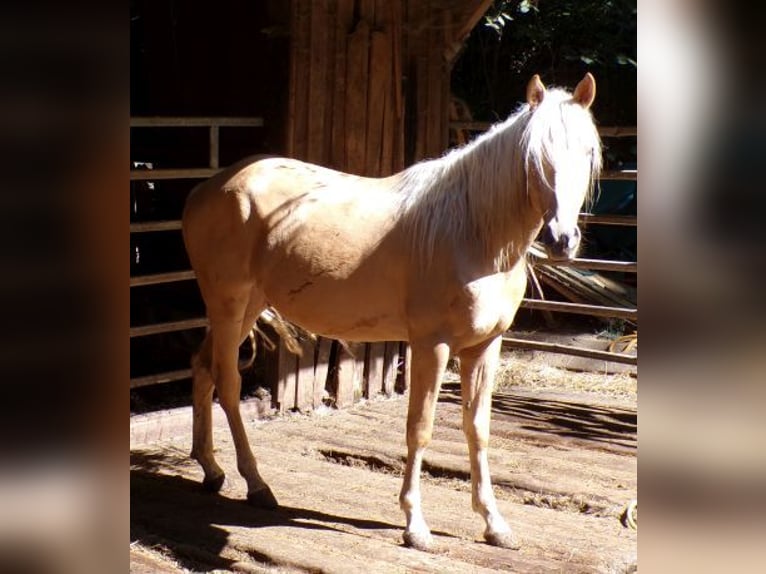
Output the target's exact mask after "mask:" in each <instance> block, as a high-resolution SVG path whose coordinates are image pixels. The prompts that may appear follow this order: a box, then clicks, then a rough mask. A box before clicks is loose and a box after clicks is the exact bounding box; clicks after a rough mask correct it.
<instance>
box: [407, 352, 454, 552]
mask: <svg viewBox="0 0 766 574" xmlns="http://www.w3.org/2000/svg"><path fill="white" fill-rule="evenodd" d="M449 352H450V351H449V348H448V347H447V345H445V344H438V345H436V346H430V345H417V346H415V345H413V348H412V365H411V368H412V377H411V381H412V384H411V386H410V400H409V410H408V412H407V465H406V467H405V470H404V481H403V483H402V491H401V493H400V495H399V504H400V506H401V507H402V510H404V514H405V516H406V517H407V528H406V530H405V531H404V536H403V537H404V543H405V544H406V545H407V546H412V547H413V548H417V549H419V550H428V549H429V547H430V546H431V542H432V537H431V531H430V530H429V528H428V525H427V524H426V521H425V518H424V517H423V510H422V508H421V505H420V468H421V465H422V463H423V454H424V453H425V449H426V447H427V446H428V443H429V442H431V432H432V431H433V426H434V413H435V411H436V400H437V398H438V396H439V388H440V386H441V380H442V376H443V375H444V369H445V368H446V366H447V361H448V360H449Z"/></svg>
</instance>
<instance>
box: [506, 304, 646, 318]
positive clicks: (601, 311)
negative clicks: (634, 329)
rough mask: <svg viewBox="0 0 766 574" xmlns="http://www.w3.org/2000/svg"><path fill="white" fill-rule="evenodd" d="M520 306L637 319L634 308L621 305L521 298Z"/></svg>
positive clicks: (636, 312)
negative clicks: (608, 305)
mask: <svg viewBox="0 0 766 574" xmlns="http://www.w3.org/2000/svg"><path fill="white" fill-rule="evenodd" d="M521 306H522V307H524V308H525V309H548V310H550V311H558V312H561V313H576V314H581V315H593V316H595V317H610V318H617V319H628V320H629V321H636V320H638V311H637V310H636V309H623V308H622V307H605V306H603V307H602V306H600V305H583V304H580V303H565V302H563V301H537V300H535V299H522V301H521Z"/></svg>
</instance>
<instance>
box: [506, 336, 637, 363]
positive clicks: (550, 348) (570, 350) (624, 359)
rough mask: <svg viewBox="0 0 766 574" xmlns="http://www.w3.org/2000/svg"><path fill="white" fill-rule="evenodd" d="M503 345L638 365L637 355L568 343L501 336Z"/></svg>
mask: <svg viewBox="0 0 766 574" xmlns="http://www.w3.org/2000/svg"><path fill="white" fill-rule="evenodd" d="M503 346H508V347H515V348H517V349H527V350H531V351H546V352H549V353H561V354H564V355H573V356H575V357H586V358H588V359H601V360H604V361H611V362H613V363H623V364H626V365H638V357H635V356H633V355H626V354H623V353H611V352H609V351H597V350H595V349H583V348H582V347H572V346H570V345H560V344H558V343H544V342H541V341H527V340H525V339H516V338H514V337H509V336H503Z"/></svg>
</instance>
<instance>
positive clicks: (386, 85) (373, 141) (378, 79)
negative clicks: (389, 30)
mask: <svg viewBox="0 0 766 574" xmlns="http://www.w3.org/2000/svg"><path fill="white" fill-rule="evenodd" d="M390 85H391V40H390V38H389V37H388V35H387V34H386V33H385V32H372V34H371V38H370V68H369V86H368V90H367V94H368V97H367V134H366V138H367V142H366V151H365V175H370V176H379V175H381V159H382V158H381V156H382V148H383V147H384V146H385V145H386V140H389V142H388V143H389V144H390V143H391V142H390V138H387V137H385V136H384V132H383V122H384V114H385V105H386V99H387V94H388V91H389V90H390Z"/></svg>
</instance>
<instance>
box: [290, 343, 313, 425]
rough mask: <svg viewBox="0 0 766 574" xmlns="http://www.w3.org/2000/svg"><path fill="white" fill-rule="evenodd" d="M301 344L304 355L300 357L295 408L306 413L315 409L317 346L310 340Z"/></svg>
mask: <svg viewBox="0 0 766 574" xmlns="http://www.w3.org/2000/svg"><path fill="white" fill-rule="evenodd" d="M300 344H301V351H302V354H301V356H300V357H298V371H297V375H296V382H295V384H296V390H295V408H297V409H298V410H299V411H301V412H306V411H309V410H311V409H312V408H313V407H314V377H315V375H316V368H315V366H316V365H315V362H314V356H315V353H314V351H315V345H314V342H313V341H310V340H304V341H301V342H300Z"/></svg>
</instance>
